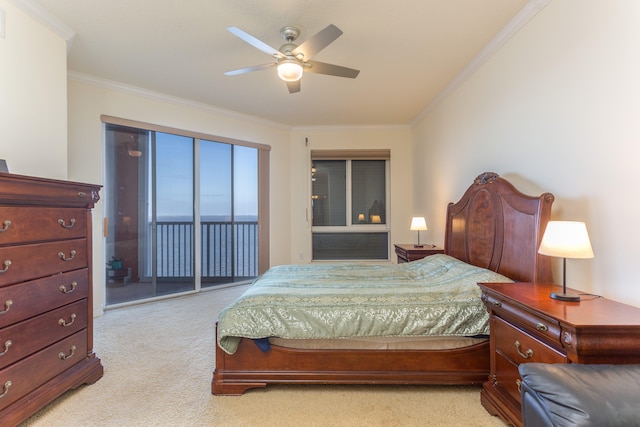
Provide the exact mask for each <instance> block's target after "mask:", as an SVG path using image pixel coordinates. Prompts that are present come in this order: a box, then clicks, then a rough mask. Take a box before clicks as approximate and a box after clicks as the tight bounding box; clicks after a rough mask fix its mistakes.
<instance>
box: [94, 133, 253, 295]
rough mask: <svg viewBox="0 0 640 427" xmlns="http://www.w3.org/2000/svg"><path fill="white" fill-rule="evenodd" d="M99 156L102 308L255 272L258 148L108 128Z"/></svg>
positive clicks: (238, 278)
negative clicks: (102, 165) (102, 157)
mask: <svg viewBox="0 0 640 427" xmlns="http://www.w3.org/2000/svg"><path fill="white" fill-rule="evenodd" d="M105 152H106V185H105V189H104V192H103V194H105V210H106V219H105V222H106V225H107V235H106V251H105V253H106V254H107V260H108V262H107V265H106V283H107V288H106V302H107V305H114V304H120V303H126V302H130V301H137V300H140V299H148V298H154V297H160V296H166V295H170V294H178V293H184V292H190V291H197V290H199V289H200V288H201V287H210V286H214V285H218V284H225V283H232V282H237V281H244V280H250V279H252V278H253V277H255V276H257V275H258V150H257V149H256V148H251V147H242V146H236V145H233V144H229V143H222V142H215V141H207V140H200V139H197V138H193V137H188V136H181V135H175V134H171V133H166V132H158V131H149V130H143V129H137V128H131V127H126V126H120V125H113V124H106V125H105ZM196 272H198V273H197V274H196Z"/></svg>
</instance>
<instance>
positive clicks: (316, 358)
mask: <svg viewBox="0 0 640 427" xmlns="http://www.w3.org/2000/svg"><path fill="white" fill-rule="evenodd" d="M488 375H489V341H486V342H483V343H479V344H474V345H472V346H468V347H464V348H460V349H453V350H300V349H291V348H285V347H279V346H272V347H271V350H269V351H267V352H263V351H262V350H260V349H259V348H258V346H256V345H255V343H253V341H251V340H248V339H242V341H241V342H240V345H239V347H238V350H237V351H236V353H235V354H233V355H229V354H227V353H225V352H224V351H223V350H222V349H220V347H218V346H217V345H216V369H215V371H214V372H213V381H212V383H211V392H212V393H213V394H216V395H240V394H242V393H244V392H245V391H246V390H248V389H250V388H256V387H266V385H267V384H482V383H483V382H485V381H486V380H487V377H488Z"/></svg>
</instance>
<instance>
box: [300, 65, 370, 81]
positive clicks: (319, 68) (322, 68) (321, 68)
mask: <svg viewBox="0 0 640 427" xmlns="http://www.w3.org/2000/svg"><path fill="white" fill-rule="evenodd" d="M305 65H310V67H305V68H304V72H305V73H316V74H328V75H330V76H337V77H348V78H350V79H355V78H356V77H358V74H360V70H354V69H353V68H347V67H341V66H340V65H333V64H327V63H325V62H318V61H307V62H306V63H305Z"/></svg>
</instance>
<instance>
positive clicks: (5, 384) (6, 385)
mask: <svg viewBox="0 0 640 427" xmlns="http://www.w3.org/2000/svg"><path fill="white" fill-rule="evenodd" d="M11 385H12V382H11V381H7V382H6V383H4V387H3V388H2V394H0V399H1V398H3V397H5V396H6V395H7V393H9V387H11Z"/></svg>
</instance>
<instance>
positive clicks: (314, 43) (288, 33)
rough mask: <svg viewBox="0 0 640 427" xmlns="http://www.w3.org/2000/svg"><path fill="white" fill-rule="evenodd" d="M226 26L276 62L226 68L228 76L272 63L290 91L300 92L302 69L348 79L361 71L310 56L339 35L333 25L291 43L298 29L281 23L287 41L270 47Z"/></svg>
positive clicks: (281, 31) (238, 29) (263, 68)
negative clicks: (233, 68)
mask: <svg viewBox="0 0 640 427" xmlns="http://www.w3.org/2000/svg"><path fill="white" fill-rule="evenodd" d="M227 30H229V32H230V33H232V34H233V35H235V36H237V37H239V38H241V39H242V40H244V41H245V42H247V43H249V44H250V45H251V46H253V47H255V48H257V49H260V50H261V51H263V52H265V53H267V54H269V55H271V56H273V57H274V58H275V59H276V62H270V63H267V64H261V65H255V66H253V67H248V68H241V69H239V70H233V71H227V72H226V73H225V74H226V75H227V76H235V75H238V74H245V73H249V72H251V71H259V70H266V69H268V68H274V67H275V68H277V70H278V76H279V77H280V78H281V79H282V80H284V81H285V82H286V83H287V87H288V88H289V93H295V92H300V79H301V78H302V74H303V72H307V73H317V74H327V75H330V76H337V77H348V78H351V79H355V78H356V77H357V76H358V74H359V73H360V70H354V69H353V68H347V67H342V66H340V65H333V64H327V63H324V62H318V61H312V60H311V58H312V57H313V56H314V55H315V54H317V53H318V52H320V51H321V50H322V49H324V48H325V47H327V46H329V44H331V43H332V42H333V41H334V40H335V39H337V38H338V37H340V35H342V31H341V30H340V29H339V28H338V27H336V26H335V25H329V26H327V27H326V28H325V29H324V30H322V31H320V32H319V33H317V34H316V35H314V36H313V37H311V38H310V39H308V40H307V41H305V42H304V43H302V44H301V45H297V44H295V43H293V42H294V41H295V40H296V39H297V38H298V36H299V35H300V30H299V29H298V28H296V27H292V26H286V27H283V28H282V29H281V30H280V35H282V38H283V39H284V40H285V42H286V43H285V44H283V45H282V46H280V49H274V48H272V47H271V46H269V45H268V44H266V43H264V42H263V41H261V40H258V39H257V38H255V37H254V36H252V35H251V34H249V33H247V32H245V31H243V30H241V29H240V28H237V27H229V28H227Z"/></svg>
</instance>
